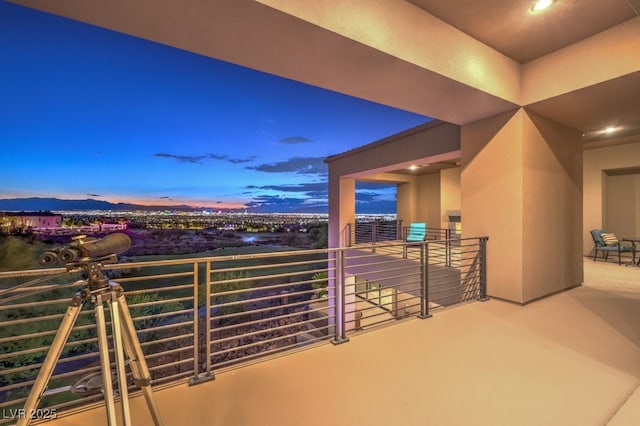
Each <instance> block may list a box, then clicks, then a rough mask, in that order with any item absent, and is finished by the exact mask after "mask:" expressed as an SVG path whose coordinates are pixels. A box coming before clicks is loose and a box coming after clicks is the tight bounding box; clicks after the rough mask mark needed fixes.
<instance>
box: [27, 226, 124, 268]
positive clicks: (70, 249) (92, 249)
mask: <svg viewBox="0 0 640 426" xmlns="http://www.w3.org/2000/svg"><path fill="white" fill-rule="evenodd" d="M129 247H131V239H130V238H129V236H128V235H127V234H122V233H115V234H110V235H107V236H106V237H104V238H101V239H95V240H90V241H84V240H79V241H77V242H74V243H71V244H69V245H68V246H66V247H62V248H60V249H56V250H54V251H46V252H44V253H42V254H41V255H40V257H39V258H38V262H39V263H40V264H41V265H53V264H55V263H57V262H63V263H69V262H77V261H79V260H82V259H86V258H89V259H95V258H99V257H102V256H109V255H112V254H121V253H124V252H125V251H127V250H129Z"/></svg>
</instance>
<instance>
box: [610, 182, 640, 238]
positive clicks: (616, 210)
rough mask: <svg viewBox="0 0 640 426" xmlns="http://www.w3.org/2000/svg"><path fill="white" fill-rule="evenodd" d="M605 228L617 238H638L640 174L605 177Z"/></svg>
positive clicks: (639, 234) (639, 230) (639, 233)
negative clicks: (606, 189) (606, 188)
mask: <svg viewBox="0 0 640 426" xmlns="http://www.w3.org/2000/svg"><path fill="white" fill-rule="evenodd" d="M606 181H607V187H608V191H607V195H606V196H605V197H604V198H605V199H606V203H605V205H606V209H607V221H606V228H607V230H609V231H610V232H613V233H615V234H616V235H617V236H618V237H620V238H624V237H635V236H640V228H639V227H638V224H640V209H638V206H639V205H640V197H638V195H639V194H640V174H638V173H636V174H629V175H621V176H607V177H606Z"/></svg>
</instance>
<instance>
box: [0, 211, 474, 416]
mask: <svg viewBox="0 0 640 426" xmlns="http://www.w3.org/2000/svg"><path fill="white" fill-rule="evenodd" d="M397 225H398V224H397V223H396V224H395V225H394V226H397ZM388 229H391V228H388ZM397 229H398V230H400V231H399V232H400V233H402V230H401V227H397ZM389 235H391V234H389ZM486 241H487V238H486V237H482V238H464V239H460V238H456V239H428V240H426V241H423V242H417V243H404V242H399V241H396V240H390V241H379V242H378V244H377V249H376V250H375V251H372V250H370V249H369V248H368V247H367V246H364V247H359V246H354V247H346V248H337V249H321V250H297V251H281V252H275V253H273V252H269V253H255V254H246V255H234V256H212V257H203V258H191V259H170V260H154V261H148V262H123V263H119V264H111V265H104V266H103V269H104V272H105V274H106V275H107V276H108V277H109V278H110V279H111V280H113V281H115V282H118V283H119V284H121V286H122V287H123V288H124V290H125V296H126V299H127V305H128V306H129V311H130V314H131V317H132V319H133V322H134V325H135V328H136V330H137V334H138V339H139V340H140V342H141V346H142V350H143V352H144V354H145V359H146V361H147V364H148V367H149V370H150V374H151V379H152V384H153V385H158V384H164V383H173V382H180V381H187V380H189V381H190V382H191V383H198V382H200V381H205V380H209V379H212V378H214V377H215V374H214V372H215V371H221V370H224V369H227V368H232V367H237V366H240V365H243V364H246V363H248V362H255V361H256V360H260V359H262V358H264V357H271V356H276V355H280V354H283V353H286V352H289V351H291V350H296V349H300V348H304V347H307V346H309V345H313V344H318V343H325V342H328V341H333V342H334V343H340V342H344V341H346V340H348V337H349V336H350V335H353V334H354V333H357V332H359V331H360V330H364V329H368V328H371V327H374V326H378V325H381V324H386V323H390V322H393V321H395V320H398V319H403V318H407V317H413V316H419V317H421V318H427V317H428V316H430V315H431V312H432V311H435V310H437V309H441V308H444V307H447V306H451V305H454V304H457V303H462V302H465V301H469V300H477V299H480V300H484V299H486ZM27 282H31V283H34V282H35V285H32V286H29V287H28V288H27V287H22V285H23V284H25V283H27ZM83 283H86V278H85V277H84V276H83V274H82V273H76V272H67V271H66V269H64V268H57V269H40V270H30V271H18V272H1V273H0V294H1V296H0V367H1V368H2V375H1V376H0V409H2V410H5V411H4V412H11V411H10V410H17V409H20V408H21V407H22V406H23V404H24V402H25V400H26V398H27V397H28V396H29V391H30V389H31V387H32V386H33V384H34V382H35V380H36V376H37V374H38V371H39V370H40V369H41V367H42V363H43V359H44V356H45V354H46V353H47V351H48V350H49V346H50V345H51V343H52V341H53V340H54V338H55V336H56V333H57V331H58V327H59V326H60V324H61V321H62V318H63V316H64V315H65V311H66V309H67V307H68V306H69V304H70V300H71V298H72V296H73V295H74V294H75V293H76V292H78V291H79V290H81V289H82V288H83ZM8 289H14V290H11V291H9V290H8ZM16 296H20V298H19V299H13V298H14V297H16ZM87 305H88V306H84V309H83V310H82V311H81V312H80V314H79V317H78V320H77V321H76V323H75V326H74V327H73V329H72V331H71V335H70V337H69V339H68V341H67V342H66V344H65V346H64V349H63V351H62V355H61V357H60V360H59V361H58V363H57V365H56V367H55V370H54V371H53V375H52V377H51V379H50V381H49V383H48V387H47V391H46V392H45V395H44V397H43V399H42V401H41V402H40V407H48V408H51V409H55V410H63V409H67V408H72V407H76V406H79V405H84V404H87V403H95V402H100V401H101V400H102V398H103V396H102V394H101V393H100V389H99V386H98V387H97V388H93V389H87V385H86V383H87V378H91V377H93V376H96V375H99V373H100V371H101V367H100V362H99V353H98V350H97V335H96V320H95V318H94V310H93V308H92V306H89V305H90V304H87ZM106 312H107V317H106V321H107V323H110V315H109V311H108V310H106ZM108 325H109V324H108ZM108 328H110V327H108ZM109 353H110V355H111V357H112V359H111V361H112V363H114V359H113V355H114V354H113V351H112V349H111V348H110V349H109ZM129 380H130V382H129V385H130V386H131V387H132V389H134V390H135V386H134V381H133V377H130V376H129ZM10 422H11V420H10V419H0V424H6V423H10Z"/></svg>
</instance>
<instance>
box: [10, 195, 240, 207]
mask: <svg viewBox="0 0 640 426" xmlns="http://www.w3.org/2000/svg"><path fill="white" fill-rule="evenodd" d="M0 198H57V199H59V200H96V201H106V202H108V203H112V204H118V203H126V204H138V205H141V206H168V207H171V206H189V207H192V208H203V209H211V210H225V209H244V208H246V201H238V200H222V202H220V203H219V202H218V201H217V200H216V201H211V200H202V199H175V198H171V199H170V198H140V197H127V196H121V195H92V194H56V195H51V194H42V193H18V192H16V193H10V194H0Z"/></svg>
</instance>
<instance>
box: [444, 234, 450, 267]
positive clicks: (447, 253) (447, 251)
mask: <svg viewBox="0 0 640 426" xmlns="http://www.w3.org/2000/svg"><path fill="white" fill-rule="evenodd" d="M444 238H445V243H444V257H445V258H444V262H445V266H451V228H447V229H445V230H444Z"/></svg>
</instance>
